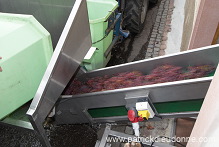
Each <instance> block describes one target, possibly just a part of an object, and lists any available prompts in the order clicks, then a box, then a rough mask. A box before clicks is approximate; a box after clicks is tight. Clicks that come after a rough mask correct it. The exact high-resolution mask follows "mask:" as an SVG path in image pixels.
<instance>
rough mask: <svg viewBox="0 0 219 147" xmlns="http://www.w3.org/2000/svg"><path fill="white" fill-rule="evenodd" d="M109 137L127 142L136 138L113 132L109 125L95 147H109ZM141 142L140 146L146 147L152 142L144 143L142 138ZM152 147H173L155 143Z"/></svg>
mask: <svg viewBox="0 0 219 147" xmlns="http://www.w3.org/2000/svg"><path fill="white" fill-rule="evenodd" d="M109 136H112V137H118V138H124V140H127V141H128V140H129V139H131V138H133V139H132V140H136V139H135V138H137V137H136V136H134V135H128V134H125V133H121V132H118V131H113V130H111V125H110V124H106V128H105V130H104V133H103V136H102V138H101V140H100V141H97V142H96V144H95V147H108V146H109V147H110V144H109V143H107V137H109ZM139 140H140V139H139ZM141 141H144V142H142V144H144V145H146V146H151V144H152V142H150V141H146V139H144V138H143V137H141ZM152 147H173V146H172V145H168V144H165V143H158V142H155V143H153V145H152Z"/></svg>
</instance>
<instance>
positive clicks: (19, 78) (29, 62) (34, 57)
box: [0, 13, 53, 119]
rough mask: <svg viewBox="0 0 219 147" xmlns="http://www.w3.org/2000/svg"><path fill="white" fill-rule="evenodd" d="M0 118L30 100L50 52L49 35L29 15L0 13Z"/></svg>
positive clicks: (51, 51)
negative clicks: (0, 70)
mask: <svg viewBox="0 0 219 147" xmlns="http://www.w3.org/2000/svg"><path fill="white" fill-rule="evenodd" d="M0 32H1V33H0V56H1V57H2V59H1V60H0V66H1V68H2V72H0V83H1V85H0V119H2V118H4V117H6V116H7V115H9V114H10V113H12V112H13V111H14V110H16V109H18V108H19V107H20V106H22V105H23V104H25V103H26V102H28V101H30V100H31V99H32V98H33V97H34V95H35V93H36V90H37V89H38V87H39V84H40V81H41V79H42V77H43V75H44V72H45V70H46V68H47V65H48V64H49V61H50V58H51V56H52V53H53V48H52V42H51V37H50V34H49V32H47V31H46V29H44V28H43V27H42V25H41V24H40V23H39V22H38V21H37V20H36V19H35V18H34V17H33V16H30V15H18V14H6V13H0Z"/></svg>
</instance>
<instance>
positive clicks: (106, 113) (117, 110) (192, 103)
mask: <svg viewBox="0 0 219 147" xmlns="http://www.w3.org/2000/svg"><path fill="white" fill-rule="evenodd" d="M202 103H203V99H200V100H189V101H177V102H165V103H155V104H154V106H155V108H156V110H157V112H158V113H174V112H187V111H199V110H200V108H201V106H202ZM88 113H89V114H90V115H91V116H92V117H93V118H98V117H112V116H124V115H127V109H126V108H125V106H118V107H108V108H95V109H89V110H88Z"/></svg>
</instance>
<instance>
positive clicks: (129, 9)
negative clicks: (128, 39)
mask: <svg viewBox="0 0 219 147" xmlns="http://www.w3.org/2000/svg"><path fill="white" fill-rule="evenodd" d="M148 5H149V0H126V3H125V10H124V19H123V28H125V29H126V30H129V31H130V32H131V33H133V34H138V33H140V32H141V31H142V29H143V27H144V23H145V20H146V14H147V10H148Z"/></svg>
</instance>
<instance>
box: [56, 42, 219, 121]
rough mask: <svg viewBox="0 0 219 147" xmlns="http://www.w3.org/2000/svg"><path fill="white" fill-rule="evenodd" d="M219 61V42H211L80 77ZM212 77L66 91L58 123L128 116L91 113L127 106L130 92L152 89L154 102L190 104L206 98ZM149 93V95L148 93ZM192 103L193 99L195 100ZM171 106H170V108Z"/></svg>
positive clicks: (173, 114) (59, 109)
mask: <svg viewBox="0 0 219 147" xmlns="http://www.w3.org/2000/svg"><path fill="white" fill-rule="evenodd" d="M218 62H219V45H215V46H208V47H203V48H199V49H194V50H190V51H185V52H180V53H176V54H171V55H166V56H162V57H157V58H152V59H146V60H141V61H137V62H132V63H127V64H122V65H118V66H113V67H108V68H103V69H99V70H95V71H92V72H88V73H85V74H83V75H81V76H79V77H78V79H79V80H82V81H83V80H84V79H87V78H92V77H98V76H104V75H112V74H116V73H119V72H126V71H136V70H137V71H141V72H143V73H145V74H147V73H149V72H150V71H151V70H152V69H154V68H155V67H157V66H159V65H163V64H172V65H177V66H182V67H188V66H193V65H203V64H212V65H215V66H217V64H218ZM211 80H212V77H203V78H197V79H189V80H182V81H175V82H168V83H161V84H153V85H146V86H137V87H131V88H124V89H117V90H109V91H102V92H94V93H88V94H80V95H62V96H61V99H60V101H59V102H58V103H57V106H56V122H57V123H58V124H71V123H73V124H74V123H90V122H91V123H95V122H115V121H121V120H127V116H125V115H124V116H111V117H98V118H96V117H95V118H94V117H92V116H91V115H90V114H89V111H88V110H90V109H96V108H109V107H120V106H125V105H126V104H127V101H126V100H125V99H126V97H127V95H128V94H133V93H136V95H138V94H139V93H142V92H148V93H149V98H150V99H151V101H152V102H153V103H166V102H178V101H188V103H186V104H183V105H182V107H188V104H189V103H190V102H189V100H198V101H200V100H203V98H204V97H205V95H206V92H207V90H208V87H209V84H210V82H211ZM145 97H146V95H145ZM191 104H192V103H191ZM167 109H168V108H167ZM197 114H198V113H197V112H191V111H189V109H188V111H186V112H183V113H177V114H176V113H169V114H167V113H165V114H164V113H163V114H161V116H163V117H179V116H193V115H197Z"/></svg>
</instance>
